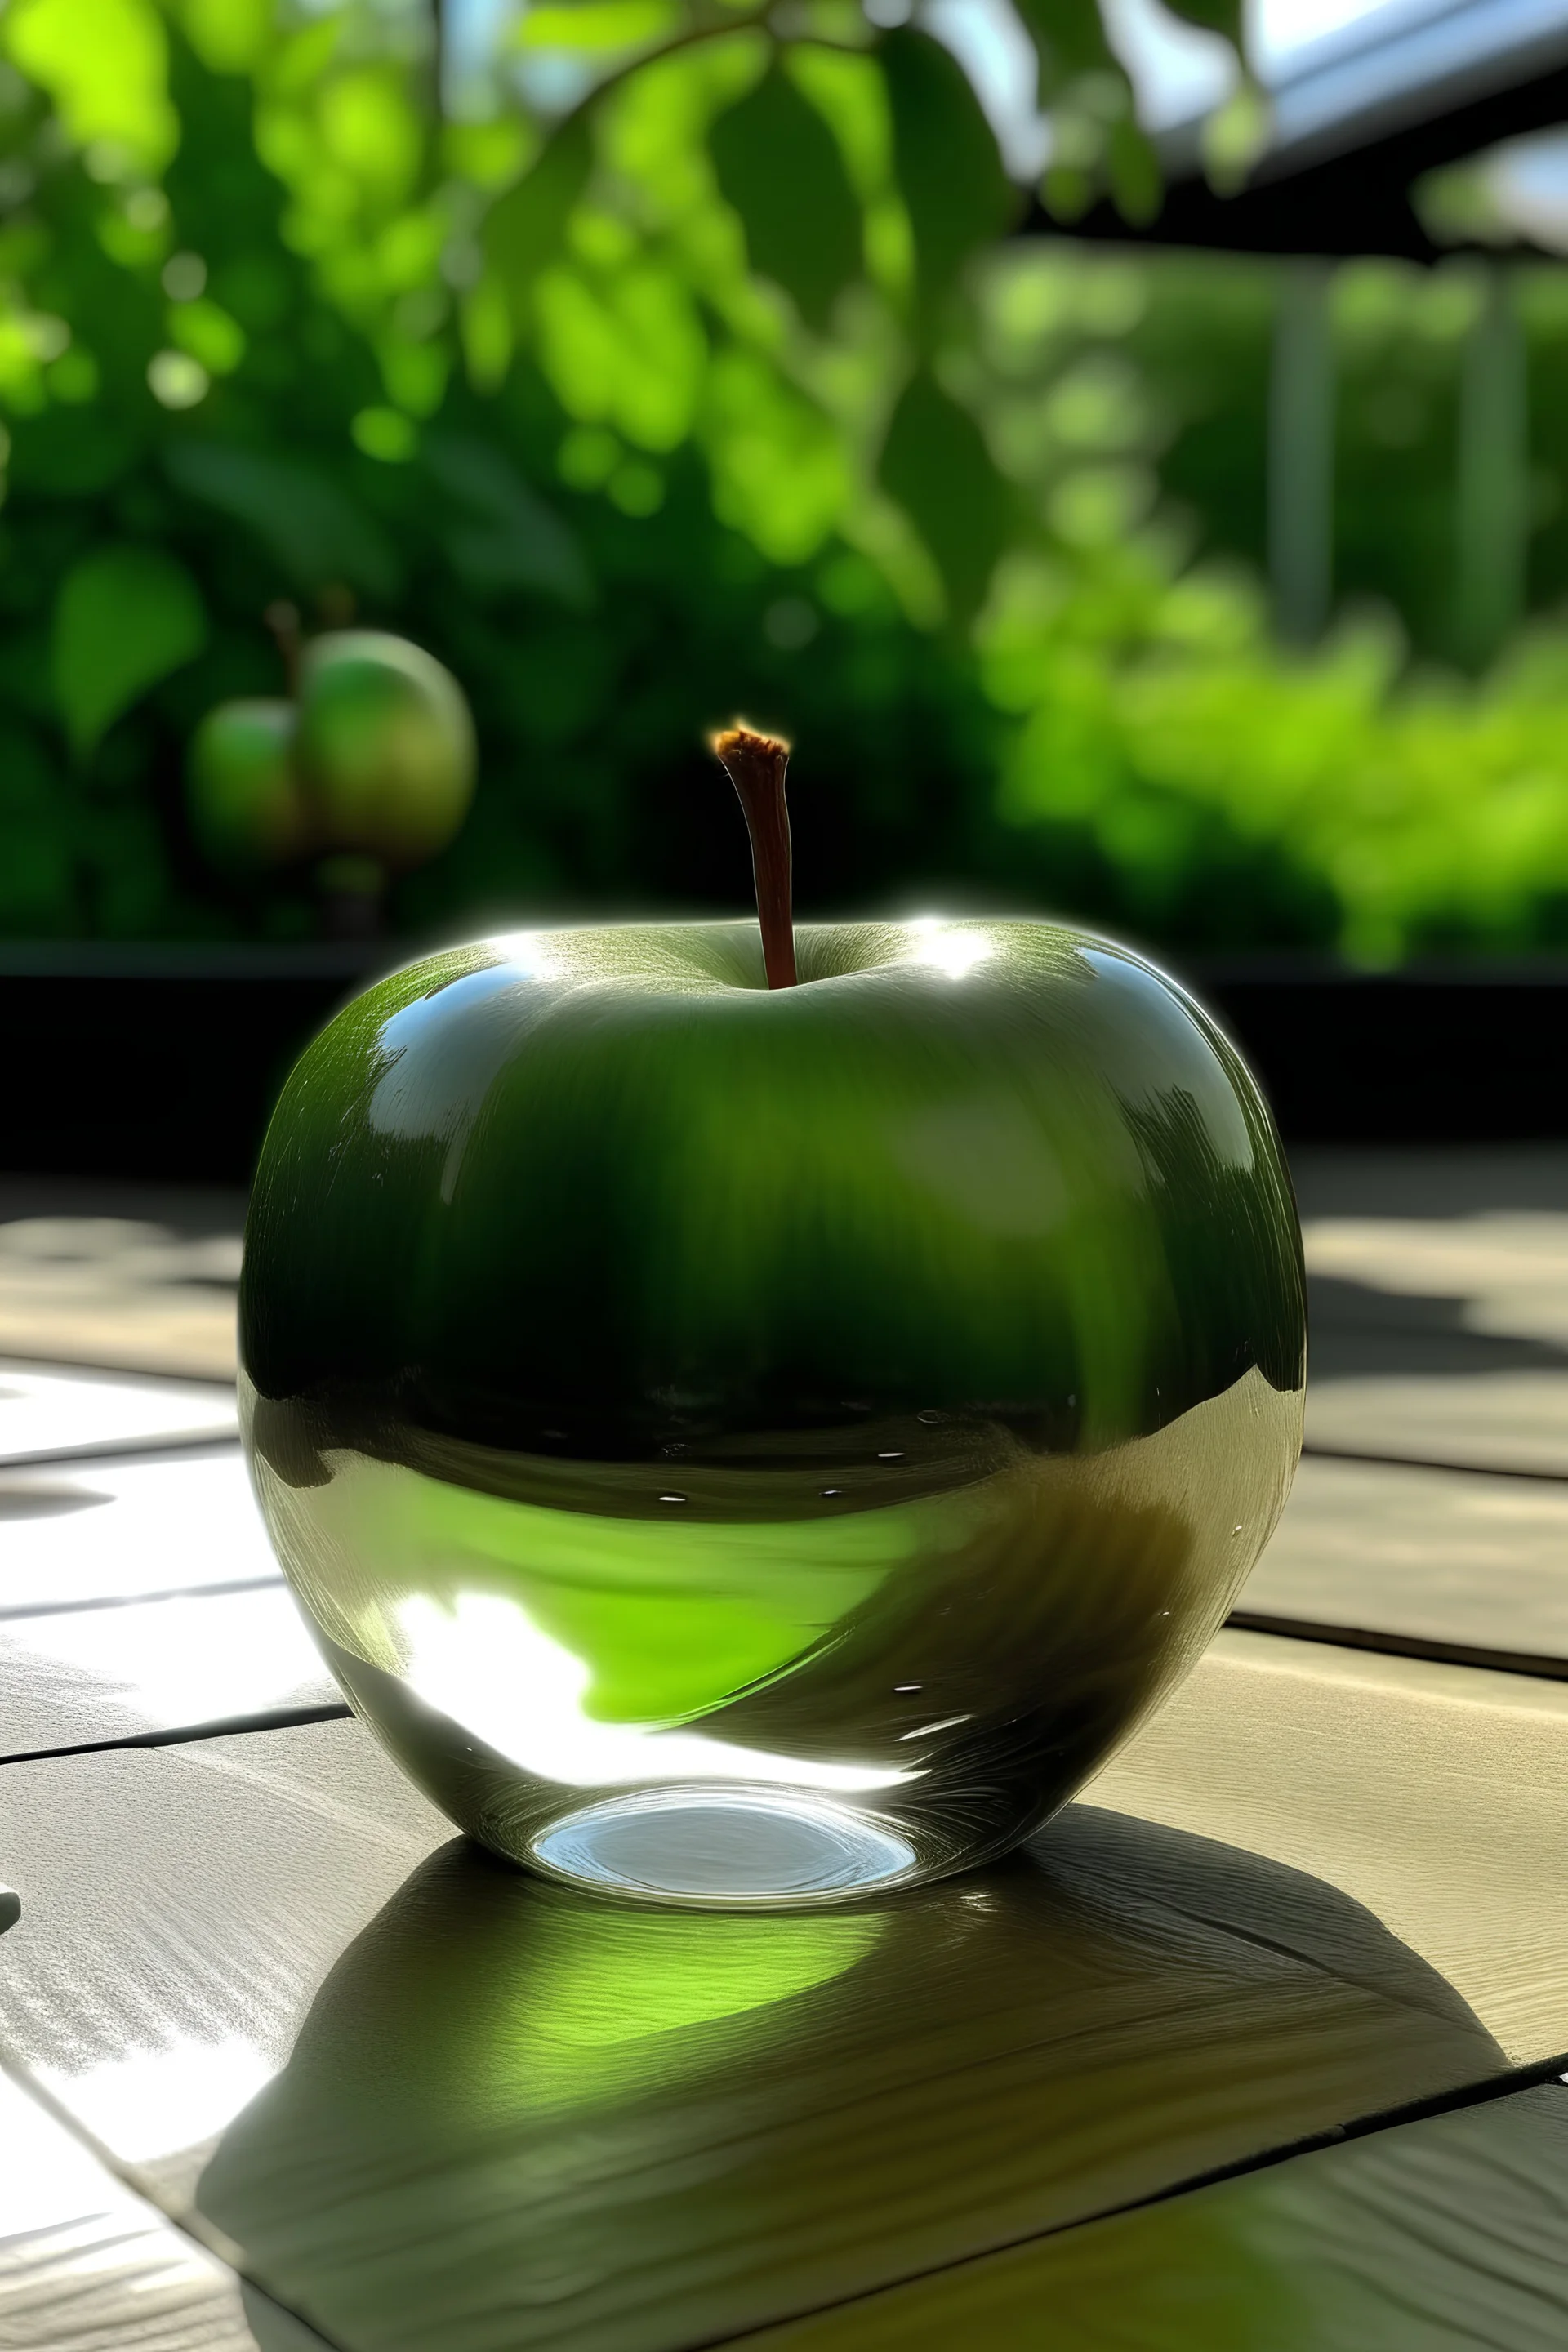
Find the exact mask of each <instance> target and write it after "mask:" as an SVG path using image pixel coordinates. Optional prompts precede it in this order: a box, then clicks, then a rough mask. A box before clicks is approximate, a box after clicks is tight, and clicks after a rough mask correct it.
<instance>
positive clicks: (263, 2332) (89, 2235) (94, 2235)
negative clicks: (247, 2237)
mask: <svg viewBox="0 0 1568 2352" xmlns="http://www.w3.org/2000/svg"><path fill="white" fill-rule="evenodd" d="M258 2344H259V2345H260V2346H261V2347H264V2352H326V2347H323V2346H322V2343H321V2337H320V2336H316V2335H315V2334H313V2333H312V2332H311V2331H310V2329H308V2328H307V2327H305V2326H303V2324H302V2323H301V2322H300V2321H299V2320H297V2319H295V2318H294V2317H293V2316H292V2315H290V2314H289V2313H287V2312H284V2311H282V2310H280V2309H279V2306H278V2305H275V2304H274V2303H272V2302H271V2300H270V2298H268V2297H267V2296H264V2295H261V2294H258V2291H257V2290H256V2289H254V2288H250V2287H247V2286H246V2285H244V2284H242V2283H241V2281H240V2280H239V2279H238V2278H237V2276H236V2275H235V2273H234V2272H233V2271H231V2270H230V2269H229V2267H228V2266H227V2264H226V2263H222V2262H220V2261H218V2260H217V2259H216V2257H215V2256H214V2255H213V2254H212V2253H210V2252H208V2251H207V2250H206V2249H205V2247H203V2246H200V2245H198V2244H196V2243H195V2242H194V2241H193V2240H192V2239H191V2238H189V2237H188V2236H186V2235H184V2233H182V2232H181V2231H178V2230H176V2229H174V2227H173V2226H172V2225H171V2224H170V2223H169V2222H168V2221H166V2220H165V2219H164V2218H163V2215H162V2214H161V2213H160V2212H158V2211H157V2210H156V2209H155V2208H154V2207H153V2206H152V2205H150V2204H148V2203H146V2202H145V2200H143V2199H142V2198H140V2197H138V2196H136V2195H135V2194H134V2193H133V2192H132V2190H131V2189H127V2188H126V2187H125V2185H124V2183H123V2182H121V2181H119V2180H117V2179H115V2178H114V2177H113V2175H112V2174H111V2173H110V2172H109V2171H107V2170H106V2169H105V2168H104V2167H103V2166H102V2165H100V2163H99V2162H98V2160H97V2158H95V2157H93V2156H92V2155H91V2154H90V2153H89V2150H88V2149H87V2148H85V2147H82V2145H81V2144H80V2142H79V2141H78V2140H76V2139H74V2138H73V2137H71V2135H70V2134H69V2133H68V2131H67V2130H66V2129H65V2128H64V2126H62V2125H60V2124H59V2123H58V2122H57V2121H56V2120H55V2118H54V2117H53V2116H50V2115H48V2114H47V2113H46V2111H45V2110H44V2109H43V2108H42V2107H40V2106H38V2105H36V2104H35V2102H34V2101H33V2100H32V2099H30V2098H28V2097H27V2095H26V2093H25V2092H24V2091H22V2090H21V2089H20V2088H19V2087H18V2086H17V2085H16V2084H15V2083H11V2082H8V2081H6V2080H5V2077H4V2076H3V2075H0V2345H3V2346H6V2347H15V2352H23V2347H26V2352H256V2347H257V2346H258Z"/></svg>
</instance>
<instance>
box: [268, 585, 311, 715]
mask: <svg viewBox="0 0 1568 2352" xmlns="http://www.w3.org/2000/svg"><path fill="white" fill-rule="evenodd" d="M261 617H262V619H263V621H265V623H266V624H267V630H268V635H269V636H270V637H271V639H272V642H273V644H274V645H275V646H277V648H278V652H279V657H280V659H281V661H282V664H283V684H284V688H285V691H286V692H287V694H288V696H289V700H290V701H293V700H295V699H297V698H298V696H299V692H300V654H301V653H302V652H303V650H304V638H303V636H302V635H301V634H300V608H299V606H298V605H297V604H287V603H285V602H283V601H281V600H280V601H279V603H277V604H268V607H267V610H266V612H265V613H263V614H262V615H261Z"/></svg>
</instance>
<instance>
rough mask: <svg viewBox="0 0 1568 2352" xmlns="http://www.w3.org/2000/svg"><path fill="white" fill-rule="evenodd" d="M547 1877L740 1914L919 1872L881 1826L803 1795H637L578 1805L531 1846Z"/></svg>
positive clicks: (912, 1854)
mask: <svg viewBox="0 0 1568 2352" xmlns="http://www.w3.org/2000/svg"><path fill="white" fill-rule="evenodd" d="M529 1859H530V1860H531V1862H532V1863H533V1864H535V1866H536V1867H537V1868H539V1869H541V1870H545V1871H548V1872H549V1873H550V1874H551V1876H552V1877H554V1878H563V1879H566V1880H567V1881H569V1882H570V1883H571V1884H572V1885H575V1886H582V1887H587V1888H596V1889H598V1890H599V1891H600V1892H602V1893H604V1894H614V1895H620V1896H621V1897H623V1898H625V1897H626V1896H631V1897H633V1898H634V1899H635V1898H637V1897H639V1896H640V1897H641V1898H642V1899H643V1900H645V1901H647V1902H650V1903H691V1904H700V1905H702V1906H704V1907H708V1908H711V1907H713V1906H726V1907H736V1908H740V1907H743V1906H750V1905H756V1906H764V1905H765V1906H767V1907H768V1908H769V1909H770V1910H774V1909H778V1908H779V1907H781V1906H792V1905H807V1904H813V1903H834V1902H841V1901H842V1900H843V1899H844V1898H845V1896H847V1895H862V1894H868V1893H869V1892H871V1891H872V1890H873V1889H874V1888H877V1889H879V1888H882V1887H891V1886H897V1885H903V1884H905V1883H907V1882H908V1881H909V1880H910V1879H912V1878H914V1877H917V1876H919V1875H921V1874H922V1872H921V1862H920V1857H919V1855H918V1854H917V1853H916V1851H915V1848H914V1847H913V1845H911V1843H910V1841H909V1839H908V1838H906V1837H903V1836H901V1835H900V1832H898V1831H897V1830H895V1829H893V1828H891V1827H890V1826H889V1825H887V1824H885V1823H883V1822H876V1821H871V1820H868V1819H867V1818H866V1816H865V1815H863V1814H858V1813H852V1812H849V1811H846V1810H845V1809H843V1808H842V1807H840V1806H837V1805H833V1804H829V1803H826V1802H824V1801H819V1800H817V1799H815V1798H811V1797H798V1796H794V1795H788V1794H784V1793H781V1792H777V1791H773V1790H768V1791H761V1790H754V1789H735V1790H727V1789H714V1788H704V1789H645V1790H636V1791H634V1792H630V1793H628V1794H627V1795H626V1796H624V1797H612V1798H608V1799H605V1800H604V1801H601V1802H599V1803H598V1804H595V1805H585V1806H584V1807H583V1808H582V1810H581V1811H578V1812H574V1813H569V1814H568V1815H567V1816H566V1818H565V1819H564V1820H563V1821H558V1822H552V1824H551V1826H550V1827H549V1828H548V1829H547V1830H544V1831H542V1832H541V1833H540V1834H539V1835H538V1836H537V1837H535V1838H534V1839H533V1840H532V1842H531V1845H530V1849H529Z"/></svg>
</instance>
